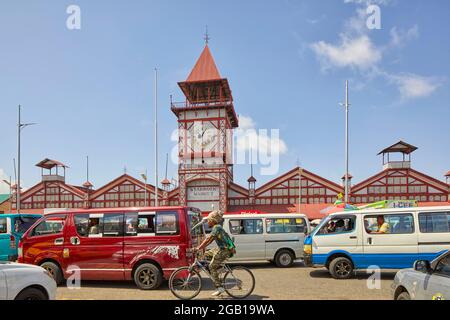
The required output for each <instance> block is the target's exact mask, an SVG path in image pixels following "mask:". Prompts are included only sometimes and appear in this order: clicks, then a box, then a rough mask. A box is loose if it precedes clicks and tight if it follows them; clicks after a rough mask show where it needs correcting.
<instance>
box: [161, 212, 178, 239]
mask: <svg viewBox="0 0 450 320" xmlns="http://www.w3.org/2000/svg"><path fill="white" fill-rule="evenodd" d="M177 216H178V215H177V213H176V212H158V213H157V214H156V234H158V235H162V234H170V235H174V234H178V221H177V220H178V219H177Z"/></svg>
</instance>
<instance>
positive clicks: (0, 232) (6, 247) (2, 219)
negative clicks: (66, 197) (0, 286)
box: [0, 213, 42, 261]
mask: <svg viewBox="0 0 450 320" xmlns="http://www.w3.org/2000/svg"><path fill="white" fill-rule="evenodd" d="M41 217H42V215H40V214H17V213H14V214H0V261H16V260H17V248H18V244H19V240H20V238H21V237H22V235H23V234H24V233H25V232H26V231H27V230H28V229H29V228H30V227H31V226H32V225H33V224H34V223H35V222H36V221H37V220H38V219H39V218H41Z"/></svg>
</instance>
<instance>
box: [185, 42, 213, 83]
mask: <svg viewBox="0 0 450 320" xmlns="http://www.w3.org/2000/svg"><path fill="white" fill-rule="evenodd" d="M219 79H221V76H220V73H219V70H218V69H217V66H216V63H215V62H214V58H213V57H212V55H211V51H210V50H209V47H208V45H206V46H205V49H203V52H202V54H201V55H200V58H198V60H197V63H196V64H195V66H194V69H192V71H191V74H190V75H189V77H188V78H187V80H186V82H196V81H209V80H219Z"/></svg>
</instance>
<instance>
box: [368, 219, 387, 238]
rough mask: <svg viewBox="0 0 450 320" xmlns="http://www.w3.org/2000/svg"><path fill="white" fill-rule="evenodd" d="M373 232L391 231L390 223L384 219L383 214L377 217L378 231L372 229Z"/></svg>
mask: <svg viewBox="0 0 450 320" xmlns="http://www.w3.org/2000/svg"><path fill="white" fill-rule="evenodd" d="M371 233H379V234H384V233H389V223H387V222H386V221H385V220H384V216H383V215H379V216H378V217H377V227H376V231H372V232H371Z"/></svg>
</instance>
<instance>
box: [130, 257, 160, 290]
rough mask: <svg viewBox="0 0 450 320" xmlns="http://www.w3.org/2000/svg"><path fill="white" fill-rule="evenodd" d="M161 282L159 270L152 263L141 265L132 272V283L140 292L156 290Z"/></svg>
mask: <svg viewBox="0 0 450 320" xmlns="http://www.w3.org/2000/svg"><path fill="white" fill-rule="evenodd" d="M162 280H163V276H162V273H161V270H159V268H158V267H157V266H155V265H154V264H152V263H144V264H141V265H140V266H139V267H138V268H137V269H136V271H135V272H134V282H135V283H136V285H137V287H138V288H139V289H142V290H154V289H157V288H158V287H159V286H160V285H161V283H162Z"/></svg>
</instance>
